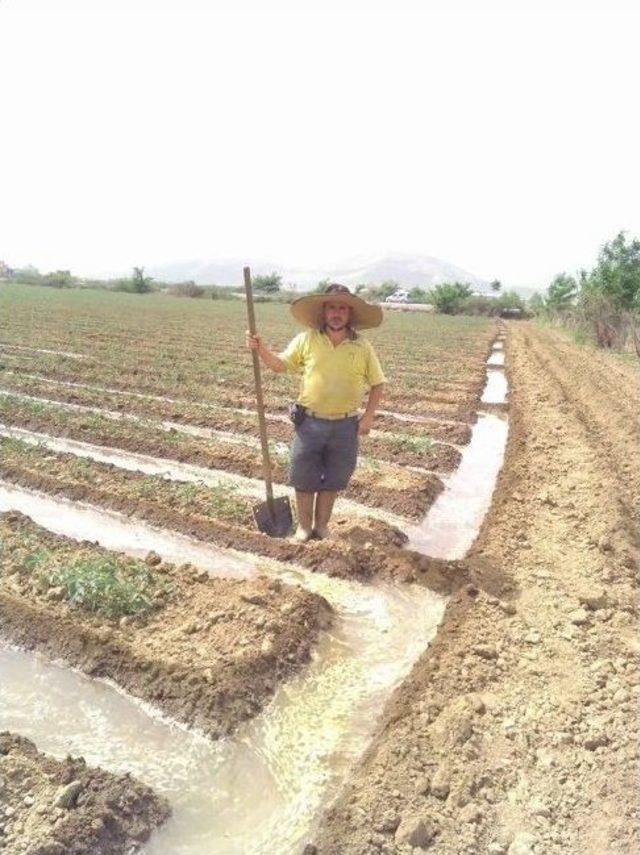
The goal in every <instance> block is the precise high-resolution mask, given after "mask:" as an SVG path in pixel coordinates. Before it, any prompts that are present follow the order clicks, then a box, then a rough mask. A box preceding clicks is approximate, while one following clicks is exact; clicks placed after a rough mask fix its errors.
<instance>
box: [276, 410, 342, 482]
mask: <svg viewBox="0 0 640 855" xmlns="http://www.w3.org/2000/svg"><path fill="white" fill-rule="evenodd" d="M357 457H358V416H349V417H348V418H344V419H336V420H335V421H334V420H330V419H318V418H316V417H315V416H307V417H306V418H305V419H304V421H303V422H302V424H300V425H298V426H297V427H296V435H295V438H294V440H293V445H292V447H291V468H290V471H289V483H290V484H291V486H292V487H295V489H296V490H301V491H303V492H305V493H317V492H318V491H319V490H344V488H345V487H346V486H347V484H348V483H349V480H350V478H351V476H352V475H353V470H354V469H355V468H356V460H357Z"/></svg>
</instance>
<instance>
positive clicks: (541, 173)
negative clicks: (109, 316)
mask: <svg viewBox="0 0 640 855" xmlns="http://www.w3.org/2000/svg"><path fill="white" fill-rule="evenodd" d="M634 7H635V8H636V9H638V4H637V2H633V1H632V0H630V2H622V0H619V2H616V0H603V2H596V0H593V2H589V0H582V2H562V0H555V2H550V0H537V2H520V3H519V2H518V0H512V2H499V0H495V2H489V0H487V2H483V0H476V2H455V0H449V2H428V0H422V2H418V0H416V2H411V0H404V2H403V0H389V2H387V0H367V2H364V0H363V2H357V0H351V2H350V0H321V2H314V1H313V0H310V2H305V0H280V2H277V0H262V2H258V0H253V2H250V0H244V2H243V0H233V2H231V0H228V1H227V2H225V0H221V2H215V0H209V2H205V0H202V2H196V0H191V2H190V0H149V1H148V2H145V0H75V2H73V0H67V2H64V1H63V0H0V110H1V112H0V259H2V258H4V259H5V260H6V261H7V262H9V263H10V264H13V265H21V264H26V263H28V262H31V263H33V264H35V265H36V266H38V267H40V268H41V269H43V270H47V269H50V268H54V267H62V268H71V269H72V270H74V271H75V272H79V273H106V272H113V271H119V270H124V269H126V268H128V267H130V266H131V265H133V264H145V265H152V264H156V263H162V262H165V261H175V260H181V259H185V258H192V257H209V258H212V257H219V256H237V257H240V258H246V259H251V258H267V259H275V260H280V261H282V262H283V263H286V264H296V265H303V266H314V265H318V264H323V263H333V262H340V261H341V260H342V259H344V258H347V257H350V256H354V255H362V254H370V253H371V254H374V253H375V254H381V253H384V252H387V251H393V250H398V251H405V252H416V253H424V254H427V255H435V256H438V257H441V258H443V259H446V260H448V261H451V262H453V263H455V264H458V265H460V266H462V267H465V268H467V269H469V270H471V271H473V272H474V273H477V274H478V275H480V276H484V277H486V278H489V279H491V278H494V277H498V278H500V279H501V280H502V281H503V282H504V283H505V284H507V285H520V286H538V285H543V286H544V285H546V284H547V281H548V279H549V278H550V277H551V275H552V274H553V273H555V272H557V271H558V270H562V269H567V270H574V269H576V268H578V267H580V266H589V265H591V264H592V263H593V261H594V259H595V256H596V254H597V251H598V247H599V245H600V244H601V243H602V242H603V241H604V240H606V239H608V238H610V237H613V235H614V234H615V233H616V232H617V231H618V230H619V229H627V230H629V231H631V232H632V233H634V234H636V235H638V234H640V169H639V162H640V157H639V154H638V153H639V152H640V133H639V130H638V127H639V125H638V81H639V80H640V51H639V50H638V44H639V43H640V14H639V13H638V12H634V11H632V10H633V8H634ZM534 10H535V11H534Z"/></svg>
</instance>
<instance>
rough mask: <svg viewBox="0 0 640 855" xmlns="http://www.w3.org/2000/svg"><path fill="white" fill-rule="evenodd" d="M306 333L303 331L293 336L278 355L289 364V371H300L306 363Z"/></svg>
mask: <svg viewBox="0 0 640 855" xmlns="http://www.w3.org/2000/svg"><path fill="white" fill-rule="evenodd" d="M305 341H306V335H305V333H303V332H301V333H298V335H297V336H296V337H295V338H292V339H291V341H290V342H289V344H288V345H287V346H286V348H285V349H284V350H283V351H282V353H279V354H278V356H279V357H280V359H281V360H282V361H283V362H284V363H285V365H286V366H287V371H292V372H293V371H300V370H301V369H302V366H303V364H304V345H305Z"/></svg>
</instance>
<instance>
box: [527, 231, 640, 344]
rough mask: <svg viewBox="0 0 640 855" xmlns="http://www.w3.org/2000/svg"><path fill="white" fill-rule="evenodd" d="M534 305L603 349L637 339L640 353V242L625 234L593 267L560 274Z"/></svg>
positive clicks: (604, 250) (608, 245)
mask: <svg viewBox="0 0 640 855" xmlns="http://www.w3.org/2000/svg"><path fill="white" fill-rule="evenodd" d="M529 308H530V309H531V311H532V312H534V313H535V314H536V315H539V316H541V317H543V318H547V319H549V320H551V321H554V322H557V323H561V324H562V325H564V326H566V327H568V328H570V329H572V330H573V331H574V332H575V334H576V336H577V338H578V339H582V340H591V341H593V342H594V343H595V344H597V345H598V346H599V347H606V348H616V349H619V350H625V349H627V348H628V347H629V346H630V345H631V344H632V343H633V345H634V346H635V349H636V351H637V353H638V355H639V356H640V240H638V239H637V238H630V237H628V236H627V234H626V232H619V233H618V234H617V235H616V236H615V237H614V238H613V240H610V241H608V242H607V243H605V244H604V245H603V246H602V248H601V249H600V253H599V255H598V258H597V261H596V263H595V265H594V266H593V268H592V269H591V270H585V269H583V270H580V271H579V272H578V273H577V275H575V276H574V275H571V274H568V273H566V272H562V273H558V274H557V275H556V276H554V278H553V280H552V281H551V283H550V284H549V286H548V287H547V289H546V291H545V292H544V293H543V294H534V296H533V297H531V299H530V300H529Z"/></svg>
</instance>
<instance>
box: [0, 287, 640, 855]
mask: <svg viewBox="0 0 640 855" xmlns="http://www.w3.org/2000/svg"><path fill="white" fill-rule="evenodd" d="M257 308H258V317H259V326H260V327H261V329H262V331H263V334H264V335H265V337H266V338H267V339H268V340H269V341H270V343H271V344H272V345H274V346H277V347H284V345H285V344H286V343H287V341H288V340H289V338H290V337H291V336H292V334H294V333H295V331H296V327H295V325H294V324H293V321H292V319H291V318H290V317H289V315H288V311H287V308H286V306H284V305H271V304H269V305H266V304H264V305H259V306H258V307H257ZM244 328H245V323H244V319H243V306H242V303H240V302H239V301H238V302H232V301H201V300H200V301H199V300H175V299H172V298H170V297H166V296H162V295H148V296H144V297H142V296H135V295H126V294H117V295H116V294H108V293H102V292H97V291H86V292H84V291H73V292H71V291H70V292H64V291H52V290H49V289H44V288H28V287H22V288H21V287H18V286H6V287H4V288H3V290H2V291H1V292H0V393H2V394H0V425H1V427H0V430H2V433H3V435H0V480H1V481H2V482H3V483H4V484H5V485H14V486H15V487H20V488H25V489H28V490H36V491H39V492H40V493H42V494H44V495H45V496H47V497H54V498H55V499H56V501H59V502H61V503H64V502H67V503H72V504H75V505H78V506H79V505H80V504H82V503H84V504H85V505H88V506H90V507H92V508H94V509H97V511H99V512H101V513H105V514H109V513H110V514H114V513H116V514H118V515H119V517H118V518H119V519H120V518H122V519H124V520H130V521H132V522H134V523H135V522H136V521H138V522H139V523H141V524H142V523H144V524H145V525H152V526H155V527H156V529H159V530H162V531H166V532H170V533H173V534H175V535H176V536H177V535H180V536H188V537H190V538H193V539H195V540H196V541H197V542H198V543H201V544H205V545H208V546H209V547H210V548H211V549H214V550H215V549H217V550H230V549H233V550H239V553H238V554H240V555H241V556H246V558H247V560H249V561H251V562H253V565H254V567H255V572H254V573H253V575H251V577H250V578H231V577H232V573H231V563H232V561H233V560H234V559H233V556H234V555H236V553H232V552H228V553H225V552H224V551H223V552H222V553H221V554H222V556H223V559H222V560H224V555H226V554H228V556H229V562H230V563H229V572H228V573H226V574H225V573H224V572H222V573H221V575H220V576H215V577H212V576H210V575H209V574H208V573H207V572H206V571H205V570H201V569H199V568H198V567H197V566H194V565H193V564H191V563H184V564H181V565H180V564H175V563H172V562H170V561H167V560H164V559H163V558H162V556H160V555H154V554H151V555H149V556H147V558H146V560H145V559H144V556H142V557H139V558H133V557H131V556H127V555H124V554H122V553H121V552H117V551H110V550H108V549H105V548H103V547H102V546H98V545H96V544H95V543H88V542H86V541H84V542H82V543H78V542H77V541H75V540H71V539H70V538H68V537H64V536H61V535H58V534H55V533H52V532H50V531H47V530H46V527H42V526H40V525H36V524H34V523H33V522H31V521H30V520H29V519H27V518H26V517H24V516H23V515H21V514H18V513H15V512H13V511H9V512H8V513H4V514H2V515H0V542H1V543H2V549H3V551H2V556H3V560H2V565H1V566H0V629H1V631H2V634H3V636H4V637H5V639H6V640H7V641H9V642H11V643H13V644H16V645H18V646H19V647H21V648H23V649H27V650H33V651H37V652H39V653H40V654H42V655H44V656H45V657H46V658H48V659H56V660H57V659H62V660H64V661H65V662H66V663H67V664H68V665H72V666H74V667H76V668H78V669H79V670H80V671H82V672H83V673H85V674H87V675H89V676H91V677H97V676H102V677H108V678H110V679H111V680H113V681H114V682H115V683H116V684H117V685H118V686H120V687H121V688H122V689H126V690H127V691H128V692H129V693H130V694H131V695H132V696H134V697H135V698H138V699H139V700H140V701H145V702H146V703H150V704H152V705H153V706H155V707H157V708H158V709H160V710H162V711H163V712H164V713H165V714H167V715H169V716H171V717H172V718H173V719H175V720H176V721H179V722H181V723H182V724H184V725H188V726H191V727H196V728H197V729H198V730H199V731H201V732H202V733H204V734H206V735H207V738H208V739H209V740H215V739H218V738H219V737H221V736H224V735H226V734H230V733H234V732H235V731H236V730H237V729H238V728H239V727H240V726H241V725H242V722H246V721H248V720H250V719H252V718H254V717H256V716H258V715H259V714H260V713H261V711H262V710H263V709H264V708H265V707H266V706H268V703H269V701H270V698H272V696H273V695H274V693H275V692H276V691H277V689H278V687H279V686H280V685H282V684H287V683H288V682H290V681H291V680H293V679H294V676H295V675H296V674H297V675H299V676H300V675H302V676H303V675H304V673H305V669H306V668H307V667H308V663H309V661H310V659H312V658H313V656H314V652H315V651H316V650H317V649H318V647H319V646H320V645H321V642H322V639H323V638H324V637H325V636H326V634H327V632H329V631H337V632H339V631H340V626H341V621H342V618H341V616H340V614H339V613H337V612H336V610H335V609H334V608H333V607H332V605H330V603H329V602H327V600H325V598H324V597H323V596H321V595H319V594H316V593H312V592H311V591H310V590H307V589H306V588H305V584H306V583H305V582H304V581H301V582H298V584H295V583H293V582H292V581H289V578H288V577H287V575H286V573H287V572H288V571H287V568H303V570H304V572H308V571H311V572H312V573H315V574H318V576H320V575H322V577H323V578H324V577H325V576H326V577H334V578H335V579H337V580H348V581H349V584H355V585H357V586H360V588H362V589H363V590H366V589H367V588H368V587H371V586H376V585H380V584H382V583H384V584H386V585H391V586H392V587H393V588H394V589H396V590H399V591H405V590H406V591H407V592H409V591H410V590H411V589H412V588H414V587H415V586H422V587H423V588H429V589H431V590H435V591H437V592H439V593H441V594H443V595H447V596H449V600H448V604H447V607H446V611H445V615H444V619H443V621H442V624H441V626H440V629H439V630H438V634H437V636H436V638H435V640H434V641H433V642H432V643H431V644H430V645H429V647H428V648H427V649H426V650H424V651H423V652H422V655H420V656H419V658H418V659H417V661H416V662H415V665H414V667H413V670H412V671H411V672H410V674H409V675H408V676H407V677H406V678H405V679H404V681H403V682H402V683H401V685H399V686H398V687H397V688H396V690H395V692H394V693H393V694H392V696H391V698H390V699H389V701H388V703H387V704H386V706H385V707H384V709H380V710H379V719H378V721H377V722H376V723H375V727H373V724H374V723H373V722H372V730H373V736H372V739H371V742H370V744H369V748H368V750H367V751H366V752H365V753H364V755H363V756H362V757H360V759H359V760H358V761H357V763H355V765H353V767H352V768H351V770H350V772H349V775H348V776H347V778H346V779H344V780H342V781H341V786H340V787H339V788H337V789H336V790H335V792H334V793H333V795H334V799H333V802H332V804H331V805H327V804H323V810H322V814H321V816H317V817H316V818H315V820H314V823H313V829H312V831H311V832H310V835H309V838H308V846H307V849H306V850H305V851H306V852H307V855H310V853H313V852H317V853H321V855H334V853H353V855H356V853H361V855H369V853H376V852H383V853H396V852H397V853H399V855H400V853H404V852H411V851H414V852H415V851H422V850H429V849H433V850H434V851H436V852H438V853H444V855H454V854H455V855H457V853H469V855H472V853H476V852H491V853H495V855H498V854H499V853H507V852H509V853H510V855H517V853H532V855H533V854H534V853H541V852H545V853H557V855H565V853H567V852H570V853H572V852H575V853H583V852H589V853H592V855H601V853H609V852H610V853H620V855H623V853H624V855H626V853H630V852H632V851H635V850H636V849H637V848H638V845H639V841H638V839H637V819H638V814H637V804H636V803H635V800H634V791H635V785H634V781H635V777H634V775H635V765H636V762H637V758H638V750H637V740H636V733H635V731H636V722H635V716H634V705H635V703H636V702H637V699H638V698H637V696H638V691H639V690H640V689H639V686H640V682H639V680H638V673H637V669H636V665H635V661H634V655H635V653H637V642H636V640H635V637H634V632H633V628H634V622H635V618H636V616H637V602H636V599H635V593H634V588H633V582H634V578H635V574H636V573H637V567H638V551H637V542H636V530H635V524H634V507H635V503H636V502H637V498H638V485H639V483H640V480H639V477H638V461H637V444H636V443H637V429H636V422H635V419H636V414H637V405H638V399H639V396H638V388H637V377H636V375H635V371H634V366H633V363H631V362H627V361H625V360H624V359H619V358H616V357H615V356H614V355H612V354H603V353H598V352H594V351H591V350H589V349H584V348H580V347H578V346H577V345H575V344H573V343H572V342H570V341H569V340H568V339H566V338H565V337H564V336H563V335H562V334H561V333H559V332H557V331H550V330H546V329H540V328H537V327H535V326H533V325H531V324H528V323H526V324H525V323H523V324H519V323H517V322H513V323H510V324H509V325H507V326H506V327H505V326H504V325H500V326H498V325H497V324H496V323H495V322H493V321H486V320H482V319H471V318H455V317H451V318H449V317H443V316H434V315H426V314H415V315H412V314H411V313H397V314H393V313H388V314H387V317H386V320H385V323H384V325H383V326H382V327H381V328H380V330H375V331H372V333H371V336H370V337H371V339H372V341H374V343H375V346H376V348H377V351H378V353H379V356H380V358H381V362H382V364H383V367H384V369H385V373H386V374H387V377H388V381H389V382H388V392H387V394H386V397H385V401H384V404H383V407H384V410H385V411H386V412H385V413H384V414H380V415H379V416H378V418H377V419H376V424H375V431H374V433H373V434H372V435H371V437H369V438H367V439H366V440H365V441H363V442H362V445H361V449H360V454H361V458H360V461H359V466H358V469H357V471H356V475H355V476H354V479H353V481H352V484H351V485H350V488H349V491H348V494H347V495H346V497H345V498H346V499H347V500H348V501H347V502H345V503H344V504H343V505H341V506H340V507H339V508H338V510H337V513H336V519H335V523H334V526H333V530H332V534H331V537H330V538H329V539H327V540H325V541H318V542H312V543H310V544H308V545H301V544H296V543H292V542H290V541H286V540H285V541H278V540H274V539H271V538H269V537H267V536H266V535H263V534H261V533H260V532H258V531H257V530H256V528H255V525H254V523H253V519H252V506H253V505H254V504H255V502H256V501H257V500H258V499H257V496H259V490H260V485H259V483H258V482H259V480H260V478H261V473H262V469H261V460H260V455H259V447H258V446H257V444H256V424H255V415H254V414H253V412H252V411H253V391H252V375H251V369H250V361H249V358H248V355H247V353H246V351H245V350H244V348H243V334H244ZM505 330H506V347H505V350H506V372H507V377H508V380H509V384H510V392H509V398H508V418H509V439H508V444H507V451H506V458H505V463H504V466H503V469H502V472H501V474H500V476H499V479H498V483H497V488H496V491H495V494H494V496H493V502H492V505H491V509H490V511H489V513H488V515H487V516H486V518H485V520H484V522H483V524H482V528H481V529H480V533H479V536H478V538H477V539H476V540H475V542H474V545H473V547H472V548H471V550H470V551H469V552H468V553H467V555H466V556H465V557H464V558H463V559H460V560H455V561H454V560H449V559H437V558H432V557H430V556H428V555H421V554H419V553H418V552H416V551H413V550H412V549H407V548H405V544H406V541H407V537H406V534H405V533H404V531H403V529H406V530H409V529H410V527H411V525H412V524H415V522H416V521H419V520H421V519H423V518H424V516H425V514H427V513H428V511H429V509H430V508H431V506H432V505H433V503H434V501H435V500H436V498H437V497H438V495H440V494H442V493H443V491H446V490H447V485H448V479H449V478H450V476H451V474H452V473H454V472H455V471H456V470H457V468H458V467H459V465H460V461H461V459H463V455H464V453H465V449H466V448H467V447H468V444H469V441H470V439H471V431H472V428H473V426H474V425H475V424H476V421H477V419H478V414H479V413H482V412H483V411H485V412H486V411H489V410H492V409H493V410H494V411H496V412H500V413H501V415H500V418H506V417H507V414H506V412H505V410H506V409H507V408H506V407H505V405H502V404H500V405H497V406H493V407H492V405H486V406H485V405H483V404H482V403H481V402H480V396H481V394H482V390H483V388H484V385H485V380H486V365H485V363H486V360H487V357H488V355H489V353H490V350H491V345H492V342H493V341H494V340H495V338H496V336H497V335H498V333H499V332H500V333H501V334H502V332H504V331H505ZM51 351H54V352H51ZM56 351H58V352H56ZM71 354H73V355H71ZM265 387H266V400H267V406H268V411H269V420H268V426H269V432H270V439H271V442H272V457H273V462H274V479H275V482H276V485H277V489H278V490H280V491H282V490H284V489H285V487H286V481H287V464H288V452H287V446H288V443H289V442H290V440H291V436H292V428H291V426H290V425H289V423H288V422H287V421H286V418H285V417H284V413H285V410H286V405H287V402H288V401H290V400H291V399H292V398H293V397H295V392H296V380H295V378H291V377H282V376H276V375H268V374H266V375H265ZM392 414H396V415H398V414H399V415H401V416H403V417H404V418H402V419H398V418H397V417H396V416H394V415H392ZM34 434H37V436H33V435H34ZM28 440H29V441H28ZM63 441H69V442H68V444H67V445H65V443H64V442H63ZM56 443H57V444H56ZM95 446H98V447H99V449H98V451H99V452H100V454H102V458H101V457H100V454H98V457H97V459H93V458H92V456H91V454H93V451H92V450H91V449H93V448H94V447H95ZM109 454H111V455H112V457H109ZM94 457H95V454H94ZM127 461H128V462H127ZM125 462H127V465H126V466H125ZM143 464H144V465H143ZM145 466H146V468H145ZM163 468H166V469H167V470H169V469H171V472H172V474H171V476H170V477H165V475H166V473H164V471H163ZM461 510H462V509H461ZM261 561H266V562H274V561H275V562H279V564H278V567H279V568H280V569H278V570H277V572H278V573H280V574H283V579H284V581H281V579H280V578H276V577H275V576H274V572H276V571H274V569H273V567H271V566H270V565H268V564H265V565H264V566H262V565H261V564H260V562H261ZM301 572H302V571H301ZM300 578H301V579H304V578H306V577H300ZM92 586H93V587H92ZM407 630H408V632H409V633H410V631H411V628H410V627H408V628H407ZM17 744H18V743H16V745H17ZM16 750H17V749H16ZM28 753H29V751H27V754H28ZM106 786H107V784H106V783H102V784H100V787H106ZM100 787H98V789H100ZM17 792H18V791H17ZM19 794H20V796H21V797H22V795H23V794H22V793H21V792H20V793H19ZM11 804H13V802H11ZM594 811H595V812H596V813H597V815H598V822H597V828H596V829H594V828H593V827H592V823H591V819H592V817H593V813H594ZM160 814H161V811H159V812H157V815H156V816H155V819H154V820H153V821H152V822H151V823H150V825H151V826H153V825H154V824H157V823H158V822H159V821H160V820H161V819H163V818H164V816H161V815H160ZM590 818H591V819H590ZM634 821H635V823H636V825H635V828H634ZM24 825H25V820H24V819H20V822H16V821H15V820H14V821H13V822H8V823H7V824H6V825H5V833H6V834H8V835H9V839H11V840H15V841H18V840H19V839H20V840H22V838H20V836H19V835H20V834H21V833H22V832H21V831H20V829H21V827H22V826H24ZM11 835H13V837H11ZM33 839H35V837H34V838H33ZM60 839H62V838H60ZM16 845H17V844H16ZM21 845H22V844H21ZM100 845H102V844H100ZM527 847H528V848H527ZM16 851H22V850H18V849H16ZM52 851H53V850H52ZM78 851H87V852H89V851H96V852H98V851H100V852H102V851H105V852H106V851H113V852H116V851H125V849H124V848H120V849H118V848H114V849H113V850H107V849H106V848H105V849H99V848H96V849H95V850H91V849H85V850H78ZM294 851H297V850H294Z"/></svg>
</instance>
